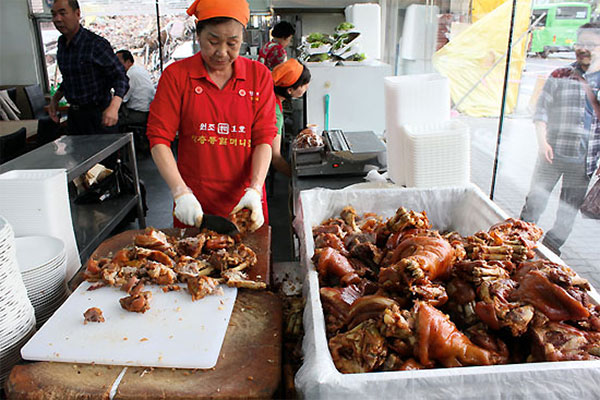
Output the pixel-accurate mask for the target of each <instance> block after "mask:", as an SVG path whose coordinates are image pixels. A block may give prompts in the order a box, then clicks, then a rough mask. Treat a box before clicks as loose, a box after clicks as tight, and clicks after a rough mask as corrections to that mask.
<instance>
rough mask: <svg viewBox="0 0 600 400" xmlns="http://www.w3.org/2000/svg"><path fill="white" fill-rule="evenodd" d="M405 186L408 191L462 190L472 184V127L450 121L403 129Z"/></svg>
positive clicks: (408, 126) (401, 135)
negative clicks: (447, 188)
mask: <svg viewBox="0 0 600 400" xmlns="http://www.w3.org/2000/svg"><path fill="white" fill-rule="evenodd" d="M400 137H401V141H402V150H403V155H404V157H403V158H404V162H403V164H404V181H405V182H404V184H405V185H406V186H408V187H422V188H427V187H438V186H462V185H466V184H468V183H469V181H470V176H471V175H470V170H471V144H470V135H469V127H468V125H466V124H465V123H464V122H461V121H458V120H450V121H445V122H440V123H436V124H427V125H403V126H402V127H401V129H400Z"/></svg>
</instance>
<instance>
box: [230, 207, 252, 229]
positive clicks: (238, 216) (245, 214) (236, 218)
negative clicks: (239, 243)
mask: <svg viewBox="0 0 600 400" xmlns="http://www.w3.org/2000/svg"><path fill="white" fill-rule="evenodd" d="M251 215H252V210H250V209H249V208H242V209H241V210H239V211H238V212H236V213H234V214H231V222H233V223H234V224H235V226H236V227H237V228H238V231H240V233H241V234H244V233H247V232H250V228H251V227H252V224H253V222H252V219H251V218H250V216H251Z"/></svg>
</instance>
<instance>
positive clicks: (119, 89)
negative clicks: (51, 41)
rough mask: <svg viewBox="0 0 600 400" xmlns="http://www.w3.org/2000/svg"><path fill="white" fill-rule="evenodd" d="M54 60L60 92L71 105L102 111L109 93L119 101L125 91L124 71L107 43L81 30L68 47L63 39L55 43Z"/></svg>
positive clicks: (107, 100) (108, 100) (125, 76)
mask: <svg viewBox="0 0 600 400" xmlns="http://www.w3.org/2000/svg"><path fill="white" fill-rule="evenodd" d="M56 57H57V60H58V67H59V68H60V71H61V73H62V76H63V81H62V83H61V84H60V89H61V90H62V91H63V93H64V94H65V97H66V98H67V101H68V102H69V103H71V104H78V105H93V104H95V105H98V106H101V107H105V106H108V103H110V100H111V98H112V95H111V89H114V95H115V96H119V97H121V98H122V97H123V96H125V93H126V92H127V90H129V78H127V75H126V74H125V68H124V67H123V65H122V64H121V62H120V61H119V59H118V58H117V56H116V55H115V53H114V51H113V49H112V47H111V45H110V43H109V42H108V40H106V39H104V38H103V37H101V36H98V35H96V34H95V33H93V32H91V31H89V30H87V29H85V28H84V27H82V26H80V27H79V31H77V33H76V34H75V37H73V39H72V40H71V42H70V43H69V44H67V39H66V38H65V36H64V35H62V36H61V37H60V38H59V39H58V52H57V56H56Z"/></svg>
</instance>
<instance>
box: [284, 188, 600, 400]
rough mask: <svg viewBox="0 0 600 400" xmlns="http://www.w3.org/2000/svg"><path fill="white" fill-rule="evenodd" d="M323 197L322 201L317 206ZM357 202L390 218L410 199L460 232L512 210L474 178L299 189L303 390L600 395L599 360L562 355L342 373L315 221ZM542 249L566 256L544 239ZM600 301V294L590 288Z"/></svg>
mask: <svg viewBox="0 0 600 400" xmlns="http://www.w3.org/2000/svg"><path fill="white" fill-rule="evenodd" d="M317 204H318V207H317V206H315V205H317ZM347 205H351V206H352V207H354V208H355V209H356V211H357V212H358V213H359V214H362V213H364V212H376V213H377V214H379V215H381V216H383V217H384V218H387V217H390V216H392V215H393V214H394V213H395V211H396V209H397V208H398V207H400V206H404V207H406V208H409V209H413V210H415V211H422V210H425V211H426V212H427V216H428V217H429V220H430V221H431V223H432V225H433V228H434V229H438V230H440V231H450V230H453V231H458V232H459V233H460V234H461V235H468V234H473V233H475V232H476V231H479V230H487V229H489V227H490V226H491V225H493V224H494V223H496V222H499V221H502V220H504V219H505V218H507V217H508V215H507V214H506V213H505V212H504V211H502V210H501V209H500V208H499V207H498V206H497V205H495V204H494V203H493V202H492V201H490V200H489V199H488V198H487V197H486V196H485V195H484V194H483V193H482V192H481V190H479V189H478V188H477V187H476V186H475V185H468V186H465V187H451V188H437V189H401V188H398V189H395V188H394V189H351V188H349V189H344V190H328V189H313V190H308V191H303V192H301V193H300V198H299V204H298V207H297V210H298V211H297V217H296V220H295V221H294V227H295V229H296V232H297V233H298V236H299V238H300V257H301V265H302V268H303V271H304V273H305V276H304V288H303V295H304V297H305V299H306V306H305V311H304V330H305V336H304V341H303V344H302V348H303V351H304V363H303V365H302V367H301V368H300V370H299V371H298V373H297V374H296V378H295V384H296V389H297V390H298V392H299V393H300V394H301V395H302V396H303V397H304V398H308V399H316V398H327V399H337V398H377V399H382V398H407V399H439V400H442V399H444V400H446V399H461V400H462V399H483V398H485V399H486V400H487V399H545V400H547V399H558V398H560V399H566V398H569V399H592V398H596V399H597V398H600V384H599V382H600V361H563V362H542V363H528V364H508V365H494V366H474V367H459V368H436V369H428V370H414V371H393V372H372V373H363V374H342V373H340V372H338V370H337V369H336V368H335V365H334V363H333V360H332V358H331V354H330V352H329V348H328V345H327V339H326V336H325V321H324V316H323V309H322V306H321V300H320V296H319V280H318V275H317V272H316V270H315V268H314V266H313V264H312V262H311V261H310V259H311V256H312V255H313V252H314V242H313V238H312V227H313V226H315V225H318V224H320V223H321V222H323V220H325V219H327V218H330V217H333V216H336V215H339V213H340V211H341V210H342V208H343V207H345V206H347ZM536 252H537V254H538V256H540V257H544V258H547V259H549V260H551V261H553V262H559V263H561V262H562V261H561V260H560V259H559V258H558V257H557V256H556V255H554V253H552V252H550V251H549V250H548V249H546V248H545V247H544V246H541V245H540V247H539V248H538V249H537V250H536ZM590 294H591V296H592V297H593V299H594V300H595V301H596V302H600V297H599V296H598V293H597V292H596V291H595V290H593V289H592V293H590Z"/></svg>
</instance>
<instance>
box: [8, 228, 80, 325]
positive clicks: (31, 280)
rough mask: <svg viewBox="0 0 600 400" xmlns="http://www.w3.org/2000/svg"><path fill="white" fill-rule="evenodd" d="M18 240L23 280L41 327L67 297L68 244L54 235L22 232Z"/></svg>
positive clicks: (18, 258)
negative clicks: (26, 234)
mask: <svg viewBox="0 0 600 400" xmlns="http://www.w3.org/2000/svg"><path fill="white" fill-rule="evenodd" d="M15 244H16V249H17V260H18V263H19V267H20V269H21V275H22V277H23V282H24V283H25V287H26V288H27V295H28V296H29V300H31V304H33V307H34V309H35V319H36V320H37V325H38V327H40V326H41V325H42V324H43V323H44V322H46V320H47V319H48V318H50V317H51V316H52V314H54V311H56V309H57V308H58V307H60V305H61V304H62V303H63V302H64V301H65V299H66V298H67V297H68V291H67V283H66V271H67V270H66V267H67V255H66V251H65V245H64V242H63V241H62V240H60V239H58V238H55V237H52V236H23V237H19V238H17V239H16V240H15Z"/></svg>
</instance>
